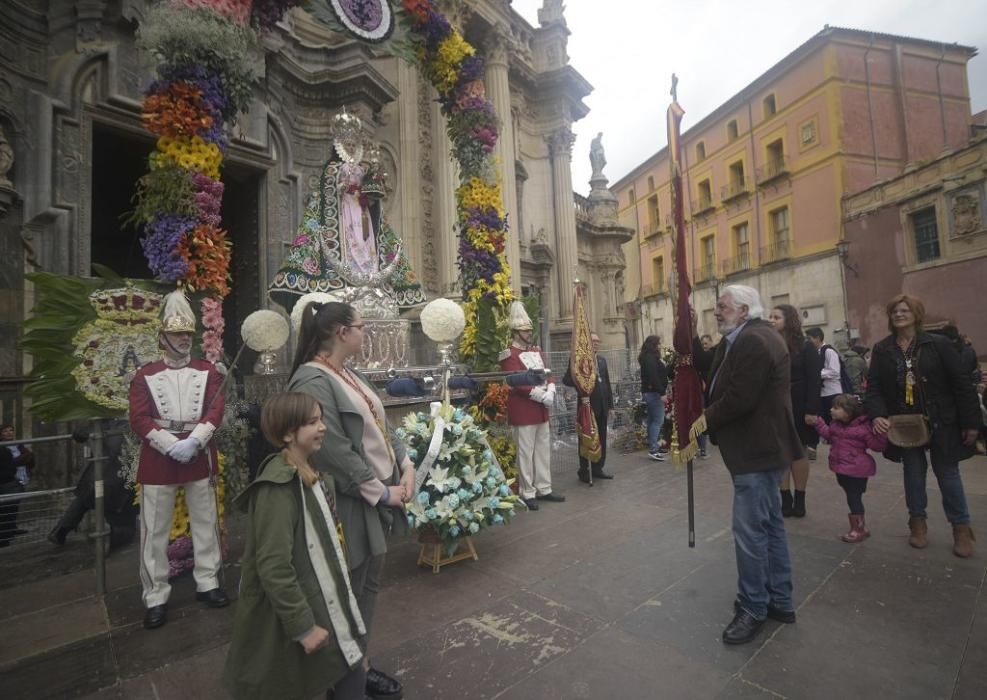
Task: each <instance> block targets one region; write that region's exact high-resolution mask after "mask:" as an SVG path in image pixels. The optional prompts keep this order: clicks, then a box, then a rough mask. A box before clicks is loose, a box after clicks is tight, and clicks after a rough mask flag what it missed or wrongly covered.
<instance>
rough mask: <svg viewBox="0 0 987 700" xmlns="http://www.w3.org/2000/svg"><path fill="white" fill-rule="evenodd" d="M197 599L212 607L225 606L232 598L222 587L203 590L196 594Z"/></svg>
mask: <svg viewBox="0 0 987 700" xmlns="http://www.w3.org/2000/svg"><path fill="white" fill-rule="evenodd" d="M195 599H196V600H197V601H199V602H200V603H205V604H206V605H207V606H208V607H210V608H225V607H226V606H227V605H229V604H230V599H229V598H227V597H226V593H224V592H223V589H222V588H213V589H212V590H211V591H202V592H201V593H196V594H195Z"/></svg>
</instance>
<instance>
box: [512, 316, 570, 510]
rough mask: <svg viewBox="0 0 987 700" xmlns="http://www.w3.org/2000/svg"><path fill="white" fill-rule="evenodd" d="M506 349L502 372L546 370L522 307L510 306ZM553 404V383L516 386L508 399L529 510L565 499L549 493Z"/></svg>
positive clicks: (523, 488)
mask: <svg viewBox="0 0 987 700" xmlns="http://www.w3.org/2000/svg"><path fill="white" fill-rule="evenodd" d="M510 325H511V336H512V342H511V345H510V347H509V348H507V349H506V350H504V351H503V352H502V353H500V368H501V369H502V370H504V371H505V372H524V371H526V370H529V369H545V356H544V355H543V354H542V351H541V348H539V347H538V346H537V345H533V344H532V342H531V340H532V333H531V319H530V318H529V317H528V313H527V312H526V311H525V310H524V305H523V304H522V303H521V302H519V301H515V302H514V303H513V304H511V317H510ZM554 403H555V383H554V380H553V379H551V378H549V380H548V384H547V385H546V386H515V387H511V393H510V395H509V396H508V398H507V421H508V422H509V423H510V424H511V426H512V428H513V430H514V441H515V443H516V444H517V466H518V477H519V478H518V487H519V489H520V492H521V498H523V499H524V502H525V504H526V505H527V506H528V509H529V510H538V501H551V502H555V503H561V502H562V501H564V500H565V496H560V495H559V494H557V493H552V470H551V461H552V452H551V450H552V444H551V429H550V427H549V420H548V414H549V409H550V408H551V406H552V405H553V404H554Z"/></svg>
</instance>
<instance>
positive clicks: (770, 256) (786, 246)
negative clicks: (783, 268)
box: [761, 239, 792, 264]
mask: <svg viewBox="0 0 987 700" xmlns="http://www.w3.org/2000/svg"><path fill="white" fill-rule="evenodd" d="M791 248H792V244H791V241H789V240H787V239H785V240H779V241H775V244H774V245H771V246H765V247H764V248H761V262H762V263H764V264H767V263H773V262H778V261H779V260H787V259H788V258H790V257H792V251H791Z"/></svg>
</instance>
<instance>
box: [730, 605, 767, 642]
mask: <svg viewBox="0 0 987 700" xmlns="http://www.w3.org/2000/svg"><path fill="white" fill-rule="evenodd" d="M763 626H764V620H756V619H755V618H754V616H753V615H751V614H750V613H749V612H747V611H746V610H744V609H743V608H741V609H740V611H739V612H738V613H737V614H736V615H734V616H733V619H732V620H731V621H730V624H729V625H727V628H726V629H725V630H723V643H724V644H747V643H748V642H752V641H754V637H756V636H757V633H758V632H760V631H761V627H763Z"/></svg>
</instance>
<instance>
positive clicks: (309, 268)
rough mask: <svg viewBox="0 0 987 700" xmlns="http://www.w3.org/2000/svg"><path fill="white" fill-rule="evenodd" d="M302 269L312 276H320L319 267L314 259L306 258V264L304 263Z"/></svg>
mask: <svg viewBox="0 0 987 700" xmlns="http://www.w3.org/2000/svg"><path fill="white" fill-rule="evenodd" d="M302 269H303V270H305V272H307V273H308V274H310V275H317V274H319V266H318V265H316V264H315V261H314V260H312V258H305V262H303V263H302Z"/></svg>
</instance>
